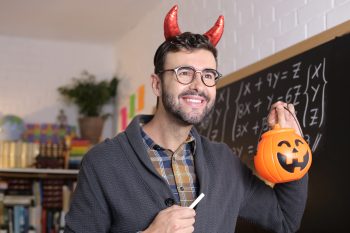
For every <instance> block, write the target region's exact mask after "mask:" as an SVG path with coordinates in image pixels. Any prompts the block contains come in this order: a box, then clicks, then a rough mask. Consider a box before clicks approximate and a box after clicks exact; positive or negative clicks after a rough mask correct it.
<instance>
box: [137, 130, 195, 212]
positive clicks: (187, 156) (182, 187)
mask: <svg viewBox="0 0 350 233" xmlns="http://www.w3.org/2000/svg"><path fill="white" fill-rule="evenodd" d="M141 129H142V128H141ZM141 135H142V139H143V142H144V144H145V146H146V149H147V152H148V155H149V157H150V159H151V161H152V164H153V166H154V167H155V168H156V170H157V171H158V173H159V174H160V175H161V176H162V177H163V178H164V180H165V181H166V182H167V183H168V185H169V187H170V188H171V190H172V192H173V194H174V196H175V198H176V200H175V201H176V203H177V204H180V205H181V206H190V205H191V203H192V202H193V201H194V200H195V199H196V197H197V195H198V194H197V193H198V183H197V179H196V173H195V168H194V161H193V155H194V151H195V140H194V137H193V136H192V135H189V136H188V138H187V139H186V141H184V142H183V143H182V144H181V145H180V146H179V147H178V148H177V149H176V150H175V151H174V152H173V151H171V150H169V149H164V148H162V147H160V146H159V145H157V144H155V142H154V141H153V140H152V139H151V138H150V137H149V136H148V135H147V134H146V133H145V132H144V131H143V130H141Z"/></svg>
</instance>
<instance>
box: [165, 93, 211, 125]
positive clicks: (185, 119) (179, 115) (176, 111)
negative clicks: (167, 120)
mask: <svg viewBox="0 0 350 233" xmlns="http://www.w3.org/2000/svg"><path fill="white" fill-rule="evenodd" d="M184 95H198V96H201V97H203V98H205V100H206V101H207V105H206V106H205V108H204V110H203V111H202V112H201V113H200V112H193V111H192V112H189V113H186V112H185V111H184V110H183V109H182V108H181V106H180V105H176V101H175V96H174V95H171V94H170V93H168V92H167V91H166V89H165V88H163V95H162V103H163V106H164V108H165V110H166V111H167V112H168V113H170V114H171V115H172V116H173V117H174V118H175V119H176V120H177V121H178V122H180V123H181V124H183V125H186V126H187V125H196V124H199V123H200V122H202V121H203V119H204V118H206V117H207V116H208V115H209V114H210V112H211V111H212V109H213V107H214V102H215V98H214V100H212V101H211V102H210V98H209V97H208V96H207V95H206V94H204V93H202V92H201V93H199V92H197V91H193V90H188V91H184V92H182V93H181V94H180V95H179V97H181V96H184Z"/></svg>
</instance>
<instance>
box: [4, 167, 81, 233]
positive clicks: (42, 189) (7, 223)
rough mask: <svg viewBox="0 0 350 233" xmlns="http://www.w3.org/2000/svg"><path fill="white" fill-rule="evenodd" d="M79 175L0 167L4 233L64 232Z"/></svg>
mask: <svg viewBox="0 0 350 233" xmlns="http://www.w3.org/2000/svg"><path fill="white" fill-rule="evenodd" d="M78 172H79V170H77V169H58V168H57V169H56V168H0V232H2V231H1V230H6V231H4V232H13V233H17V232H19V233H20V232H35V233H52V232H55V233H60V232H63V228H64V225H65V223H64V216H65V214H66V213H67V211H68V209H69V204H70V197H71V194H72V192H73V190H74V188H75V185H76V180H77V175H78ZM10 228H12V230H10Z"/></svg>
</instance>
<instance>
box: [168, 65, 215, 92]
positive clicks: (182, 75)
mask: <svg viewBox="0 0 350 233" xmlns="http://www.w3.org/2000/svg"><path fill="white" fill-rule="evenodd" d="M175 70H176V75H177V79H178V81H179V82H180V83H182V84H189V83H191V82H192V81H193V80H194V78H195V76H196V73H197V72H199V73H200V74H201V78H202V81H203V83H204V84H205V85H206V86H209V87H210V86H214V85H215V84H216V78H217V77H218V76H219V74H218V73H217V71H216V70H214V69H205V70H203V71H197V70H195V69H194V68H193V67H179V68H177V69H175Z"/></svg>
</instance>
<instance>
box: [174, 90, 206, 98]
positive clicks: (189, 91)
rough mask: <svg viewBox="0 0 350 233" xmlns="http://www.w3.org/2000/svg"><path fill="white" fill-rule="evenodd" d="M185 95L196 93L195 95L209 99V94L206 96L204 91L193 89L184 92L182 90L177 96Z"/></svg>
mask: <svg viewBox="0 0 350 233" xmlns="http://www.w3.org/2000/svg"><path fill="white" fill-rule="evenodd" d="M185 95H197V96H200V97H202V98H204V99H205V100H206V101H209V100H210V98H209V96H207V95H206V94H205V93H204V92H198V91H195V90H187V91H184V92H182V93H181V94H180V95H179V97H183V96H185Z"/></svg>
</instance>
